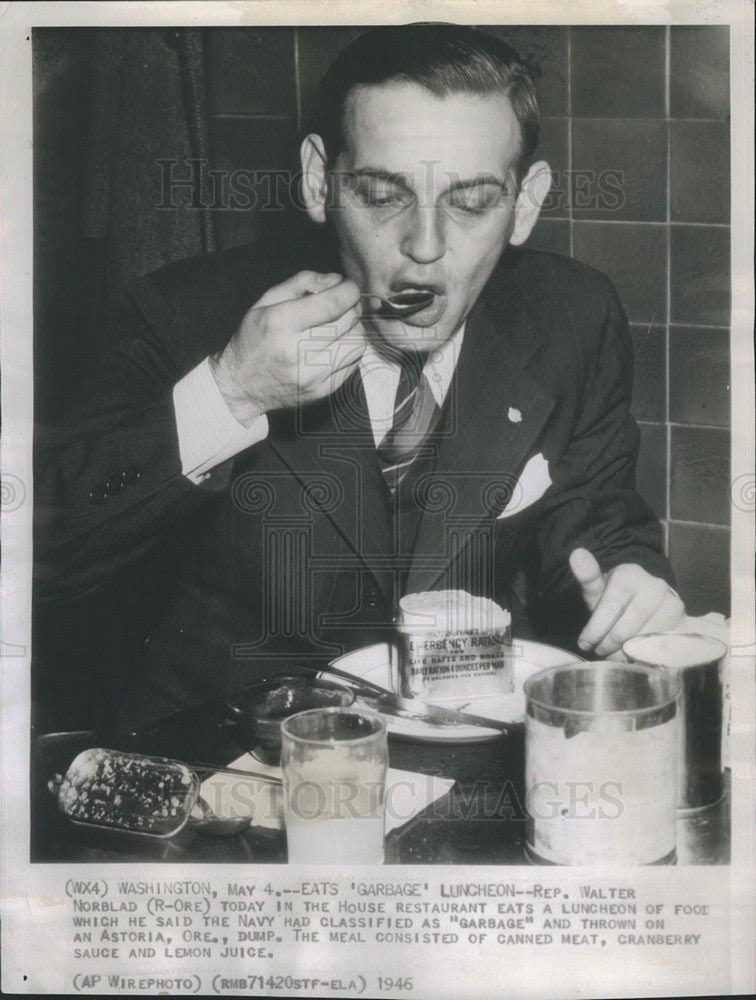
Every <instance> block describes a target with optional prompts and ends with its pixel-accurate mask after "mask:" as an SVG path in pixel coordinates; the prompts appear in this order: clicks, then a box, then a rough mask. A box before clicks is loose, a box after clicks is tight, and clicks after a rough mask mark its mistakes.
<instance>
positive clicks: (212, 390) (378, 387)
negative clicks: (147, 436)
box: [173, 323, 465, 483]
mask: <svg viewBox="0 0 756 1000" xmlns="http://www.w3.org/2000/svg"><path fill="white" fill-rule="evenodd" d="M464 334H465V325H464V323H463V324H462V326H461V327H460V328H459V330H457V332H456V333H455V334H454V336H452V337H450V338H449V339H448V340H447V341H446V342H445V343H444V344H443V345H442V346H441V347H439V348H437V349H436V350H434V351H432V352H431V354H430V357H429V358H428V360H427V362H426V363H425V367H424V368H423V374H424V375H425V377H426V378H427V379H428V383H429V384H430V387H431V390H432V392H433V395H434V396H435V398H436V402H437V403H438V405H439V406H441V405H442V404H443V402H444V399H445V398H446V394H447V392H448V391H449V386H450V385H451V380H452V376H453V375H454V369H455V368H456V366H457V360H458V358H459V352H460V350H461V348H462V339H463V337H464ZM360 377H361V378H362V384H363V387H364V389H365V399H366V401H367V407H368V413H369V414H370V424H371V427H372V430H373V438H374V440H375V443H376V446H378V445H379V444H380V442H381V441H382V440H383V438H384V436H385V435H386V433H387V432H388V430H389V429H390V427H391V423H392V420H393V416H394V398H395V396H396V389H397V386H398V385H399V365H398V364H397V363H396V362H395V361H389V360H387V359H385V358H383V357H381V355H379V354H378V352H377V351H376V350H375V348H374V347H373V346H372V345H371V344H368V347H367V350H366V351H365V353H364V354H363V356H362V358H361V359H360ZM173 408H174V411H175V414H176V428H177V431H178V442H179V453H180V455H181V470H182V472H183V474H184V475H185V476H186V477H187V478H188V479H190V480H191V481H192V482H193V483H201V482H203V480H205V479H207V478H208V476H209V475H210V470H211V469H213V468H214V467H215V466H216V465H220V463H221V462H225V461H226V460H227V459H229V458H232V457H233V456H234V455H236V454H238V453H239V452H240V451H244V449H245V448H250V447H251V446H252V445H254V444H257V443H258V442H259V441H262V440H263V439H264V438H266V437H267V435H268V418H267V417H266V416H265V414H262V416H260V417H258V418H257V420H255V421H254V422H253V423H252V424H251V425H250V426H249V427H245V426H244V425H243V424H241V423H239V421H238V420H237V419H236V417H234V415H233V414H232V413H231V411H230V410H229V408H228V406H227V405H226V402H225V400H224V399H223V396H222V395H221V392H220V389H219V388H218V384H217V382H216V381H215V377H214V376H213V373H212V371H211V369H210V362H209V359H208V358H205V360H204V361H202V362H200V364H198V365H197V367H196V368H193V369H192V370H191V371H190V372H189V373H188V375H185V376H184V377H183V378H182V379H181V380H180V381H179V382H177V383H176V385H175V386H174V388H173Z"/></svg>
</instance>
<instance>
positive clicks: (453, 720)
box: [360, 691, 511, 735]
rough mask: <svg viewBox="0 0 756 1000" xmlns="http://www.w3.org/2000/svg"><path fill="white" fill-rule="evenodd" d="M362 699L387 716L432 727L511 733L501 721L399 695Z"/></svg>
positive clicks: (368, 694) (364, 695)
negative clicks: (413, 720)
mask: <svg viewBox="0 0 756 1000" xmlns="http://www.w3.org/2000/svg"><path fill="white" fill-rule="evenodd" d="M360 698H361V699H362V700H363V701H365V702H367V703H368V704H369V705H372V706H373V707H375V709H376V711H378V712H382V713H384V714H385V715H393V716H396V717H397V718H400V719H417V720H418V721H419V722H427V723H428V724H429V725H431V726H479V727H484V728H486V729H495V730H496V731H497V732H499V733H502V734H507V735H509V733H510V732H511V728H510V726H509V725H508V724H507V723H506V722H502V721H501V719H489V718H487V717H486V716H484V715H473V714H472V713H471V712H463V711H461V710H459V709H456V708H442V707H441V706H440V705H429V704H428V703H427V702H423V703H422V705H419V704H418V703H417V702H416V701H415V700H414V699H413V698H402V697H401V696H400V695H397V694H374V693H373V692H369V691H366V692H360Z"/></svg>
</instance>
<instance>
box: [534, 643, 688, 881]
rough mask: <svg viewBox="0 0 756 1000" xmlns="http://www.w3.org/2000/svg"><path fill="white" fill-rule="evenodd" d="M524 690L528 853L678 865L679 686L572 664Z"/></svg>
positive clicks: (640, 670) (636, 672)
mask: <svg viewBox="0 0 756 1000" xmlns="http://www.w3.org/2000/svg"><path fill="white" fill-rule="evenodd" d="M524 690H525V699H526V706H527V708H526V720H525V790H526V808H527V813H528V823H527V853H528V854H529V856H530V857H531V858H532V859H533V860H536V861H539V862H547V863H551V864H557V865H623V866H631V865H650V864H668V863H671V862H673V861H674V860H675V857H676V832H677V831H676V818H677V817H676V795H677V754H676V748H677V739H678V717H677V697H678V693H679V682H678V681H677V679H676V678H674V677H672V676H671V675H670V674H668V673H667V672H665V671H663V670H657V669H654V668H650V667H644V666H638V665H635V664H633V665H630V664H622V663H616V662H606V663H574V664H568V665H566V666H563V667H553V668H552V669H550V670H544V671H542V672H541V673H538V674H536V675H535V676H533V677H531V678H530V679H529V680H528V681H526V682H525V689H524Z"/></svg>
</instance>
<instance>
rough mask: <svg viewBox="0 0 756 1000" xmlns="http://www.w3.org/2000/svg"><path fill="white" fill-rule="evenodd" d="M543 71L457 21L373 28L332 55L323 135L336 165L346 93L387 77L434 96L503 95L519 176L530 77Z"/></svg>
mask: <svg viewBox="0 0 756 1000" xmlns="http://www.w3.org/2000/svg"><path fill="white" fill-rule="evenodd" d="M539 76H540V72H539V70H538V68H537V67H536V66H535V65H533V64H532V63H531V62H530V61H529V60H524V59H522V58H521V57H520V56H519V54H518V53H517V52H516V51H515V50H514V49H513V48H512V47H511V46H509V45H507V44H506V43H505V42H503V41H501V39H499V38H495V37H494V36H493V35H488V34H486V33H485V32H483V31H478V30H476V29H474V28H468V27H464V26H462V25H455V24H409V25H397V26H391V27H386V28H373V29H372V30H370V31H368V32H366V33H365V34H364V35H360V36H359V38H357V39H355V41H353V42H352V43H351V44H350V45H348V46H347V47H346V49H344V51H343V52H342V53H341V54H340V55H339V56H338V57H337V58H336V59H335V60H334V62H333V63H332V64H331V66H330V68H329V69H328V71H327V72H326V73H325V75H324V76H323V79H322V80H321V82H320V104H321V121H320V123H319V130H320V134H321V135H322V137H323V141H324V142H325V145H326V152H327V154H328V158H329V160H330V161H331V163H333V161H334V160H335V158H336V157H337V156H338V154H339V153H340V152H341V150H343V149H344V146H345V142H346V136H345V131H346V126H347V121H346V115H347V110H348V108H347V102H348V98H349V94H350V93H351V91H352V90H353V89H354V88H355V87H359V86H361V85H363V86H369V85H375V84H381V83H387V82H389V81H401V82H412V83H417V84H419V85H420V86H422V87H425V88H426V90H429V91H431V93H433V94H436V95H438V96H439V97H446V96H447V95H449V94H456V93H468V94H491V93H503V94H504V95H506V96H507V97H508V98H509V100H510V102H511V105H512V108H513V110H514V113H515V117H516V118H517V122H518V124H519V126H520V137H521V147H520V156H519V159H518V163H517V180H518V183H519V181H521V180H522V177H523V176H524V174H525V173H526V172H527V168H528V166H529V163H530V159H531V157H532V155H533V153H534V152H535V149H536V146H537V145H538V129H539V122H540V115H539V111H538V100H537V98H536V93H535V87H534V81H535V80H536V79H538V77H539Z"/></svg>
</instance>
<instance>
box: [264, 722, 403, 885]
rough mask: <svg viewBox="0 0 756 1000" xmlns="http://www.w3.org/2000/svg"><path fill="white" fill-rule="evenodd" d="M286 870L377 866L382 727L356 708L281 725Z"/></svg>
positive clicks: (384, 759)
mask: <svg viewBox="0 0 756 1000" xmlns="http://www.w3.org/2000/svg"><path fill="white" fill-rule="evenodd" d="M281 737H282V740H281V767H282V769H283V776H284V817H285V820H286V839H287V841H288V848H289V863H290V864H311V865H329V864H330V865H380V864H382V863H383V832H384V807H385V798H386V772H387V770H388V744H387V740H386V723H385V722H384V720H383V719H382V718H381V717H380V716H379V715H373V714H372V713H370V712H367V711H363V710H361V709H357V708H322V709H321V708H317V709H312V710H310V711H307V712H298V713H297V714H296V715H292V716H290V717H289V718H288V719H286V720H285V721H284V722H283V723H282V724H281Z"/></svg>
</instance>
